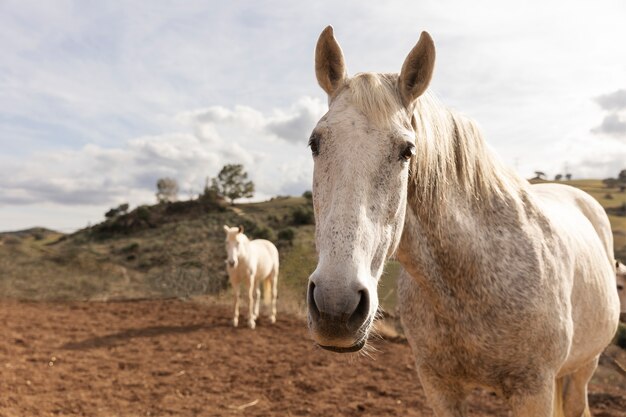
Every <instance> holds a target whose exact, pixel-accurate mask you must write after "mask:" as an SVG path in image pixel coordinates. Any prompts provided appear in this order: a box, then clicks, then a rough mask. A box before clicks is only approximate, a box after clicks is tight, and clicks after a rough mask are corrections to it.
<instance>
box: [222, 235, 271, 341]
mask: <svg viewBox="0 0 626 417" xmlns="http://www.w3.org/2000/svg"><path fill="white" fill-rule="evenodd" d="M224 231H225V232H226V251H227V252H228V258H227V259H226V270H227V271H228V278H229V279H230V284H231V285H232V287H233V293H234V296H235V316H234V318H233V325H234V326H235V327H237V325H238V324H239V294H240V291H241V284H243V285H244V288H245V289H246V290H247V292H248V326H249V327H250V328H251V329H254V328H255V327H256V319H257V317H258V316H259V302H260V299H261V289H260V285H261V283H263V298H264V301H265V304H266V305H268V306H269V305H270V303H271V313H270V321H271V322H272V323H275V322H276V297H277V295H278V249H276V246H274V244H273V243H272V242H270V241H269V240H265V239H255V240H250V239H248V237H247V236H246V235H244V234H243V227H242V226H239V227H229V226H227V225H224Z"/></svg>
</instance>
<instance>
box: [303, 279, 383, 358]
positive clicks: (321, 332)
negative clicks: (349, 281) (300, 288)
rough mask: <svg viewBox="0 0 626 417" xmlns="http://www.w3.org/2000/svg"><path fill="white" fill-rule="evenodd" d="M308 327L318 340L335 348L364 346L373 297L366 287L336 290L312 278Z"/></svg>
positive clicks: (329, 348) (326, 345) (336, 349)
mask: <svg viewBox="0 0 626 417" xmlns="http://www.w3.org/2000/svg"><path fill="white" fill-rule="evenodd" d="M307 304H308V308H309V328H310V330H311V333H312V335H313V338H314V339H315V341H316V343H317V344H318V345H319V346H320V347H322V348H324V349H326V350H330V351H333V352H339V353H347V352H356V351H358V350H361V349H362V348H363V346H364V345H365V341H366V339H367V330H368V328H369V324H370V323H371V321H370V320H369V316H370V314H369V310H370V299H369V292H368V290H367V289H366V288H360V289H358V290H355V291H343V293H341V292H337V291H332V290H330V289H326V290H325V289H324V288H322V287H320V286H316V285H315V283H314V282H313V281H310V282H309V288H308V294H307Z"/></svg>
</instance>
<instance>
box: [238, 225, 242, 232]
mask: <svg viewBox="0 0 626 417" xmlns="http://www.w3.org/2000/svg"><path fill="white" fill-rule="evenodd" d="M239 233H243V226H242V225H239Z"/></svg>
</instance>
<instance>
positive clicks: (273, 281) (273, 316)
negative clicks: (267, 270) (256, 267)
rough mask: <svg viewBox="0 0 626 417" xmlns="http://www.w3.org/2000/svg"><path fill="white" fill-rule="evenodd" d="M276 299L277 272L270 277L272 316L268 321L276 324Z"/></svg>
mask: <svg viewBox="0 0 626 417" xmlns="http://www.w3.org/2000/svg"><path fill="white" fill-rule="evenodd" d="M276 298H278V271H275V272H274V274H273V275H272V315H271V316H270V321H271V322H272V323H276Z"/></svg>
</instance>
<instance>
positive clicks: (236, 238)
mask: <svg viewBox="0 0 626 417" xmlns="http://www.w3.org/2000/svg"><path fill="white" fill-rule="evenodd" d="M224 231H225V232H226V253H227V254H228V255H227V257H226V263H227V264H228V266H229V267H231V268H236V267H237V263H238V262H239V256H240V255H242V254H244V251H245V247H244V245H243V244H244V241H245V239H246V235H244V234H243V227H242V226H239V227H229V226H227V225H224Z"/></svg>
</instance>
